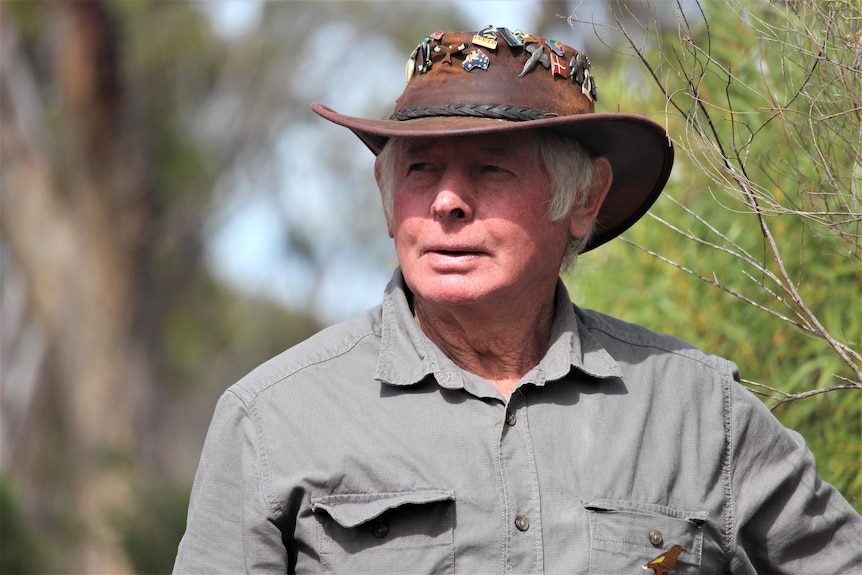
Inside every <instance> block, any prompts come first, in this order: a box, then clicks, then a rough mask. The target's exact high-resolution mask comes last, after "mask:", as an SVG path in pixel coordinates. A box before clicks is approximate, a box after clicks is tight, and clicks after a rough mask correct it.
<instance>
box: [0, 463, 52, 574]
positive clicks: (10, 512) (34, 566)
mask: <svg viewBox="0 0 862 575" xmlns="http://www.w3.org/2000/svg"><path fill="white" fill-rule="evenodd" d="M0 541H2V543H0V573H9V574H13V573H14V574H15V575H28V574H29V573H45V572H48V571H49V569H48V565H49V559H48V555H47V553H46V551H47V550H46V549H45V548H44V547H43V545H42V543H41V541H40V540H39V538H38V537H37V535H36V532H35V531H34V529H33V528H32V526H31V525H30V524H29V522H28V521H27V519H26V518H25V516H24V514H23V513H22V510H21V508H20V506H19V505H18V501H17V499H16V496H15V493H14V492H13V490H12V485H11V484H10V482H9V481H8V480H7V479H6V478H5V477H2V476H0Z"/></svg>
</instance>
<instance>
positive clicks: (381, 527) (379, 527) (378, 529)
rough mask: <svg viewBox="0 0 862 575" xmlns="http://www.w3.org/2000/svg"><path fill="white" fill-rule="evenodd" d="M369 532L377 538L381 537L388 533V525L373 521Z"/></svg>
mask: <svg viewBox="0 0 862 575" xmlns="http://www.w3.org/2000/svg"><path fill="white" fill-rule="evenodd" d="M371 533H372V534H373V535H374V536H375V537H377V538H378V539H383V538H384V537H386V534H387V533H389V526H387V525H386V524H385V523H375V524H374V526H373V527H372V528H371Z"/></svg>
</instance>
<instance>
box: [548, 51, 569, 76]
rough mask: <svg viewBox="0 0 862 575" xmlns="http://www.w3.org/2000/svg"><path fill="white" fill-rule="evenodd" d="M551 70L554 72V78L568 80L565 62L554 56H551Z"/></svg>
mask: <svg viewBox="0 0 862 575" xmlns="http://www.w3.org/2000/svg"><path fill="white" fill-rule="evenodd" d="M551 70H552V71H553V72H554V75H555V76H562V77H563V78H568V75H566V62H565V60H563V59H562V58H561V57H560V56H557V55H556V54H551Z"/></svg>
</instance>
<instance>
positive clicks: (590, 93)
mask: <svg viewBox="0 0 862 575" xmlns="http://www.w3.org/2000/svg"><path fill="white" fill-rule="evenodd" d="M590 68H591V66H590V59H589V58H587V57H586V56H585V55H584V54H581V53H580V52H579V53H578V54H576V55H574V56H572V59H571V60H569V76H571V78H572V82H574V83H575V84H577V85H578V86H580V87H581V92H583V94H584V95H585V96H586V97H587V98H590V99H591V100H592V101H593V102H597V101H598V100H599V98H598V96H596V79H595V78H594V77H593V73H592V72H591V70H590Z"/></svg>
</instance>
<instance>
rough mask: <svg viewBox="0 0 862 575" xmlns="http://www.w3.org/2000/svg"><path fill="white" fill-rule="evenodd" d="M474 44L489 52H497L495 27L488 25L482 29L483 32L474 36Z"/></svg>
mask: <svg viewBox="0 0 862 575" xmlns="http://www.w3.org/2000/svg"><path fill="white" fill-rule="evenodd" d="M473 43H474V44H476V45H477V46H482V47H483V48H488V49H489V50H496V49H497V35H496V34H495V33H494V27H493V26H491V25H490V24H488V25H487V26H485V27H484V28H482V31H481V32H476V34H475V35H474V36H473Z"/></svg>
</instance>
